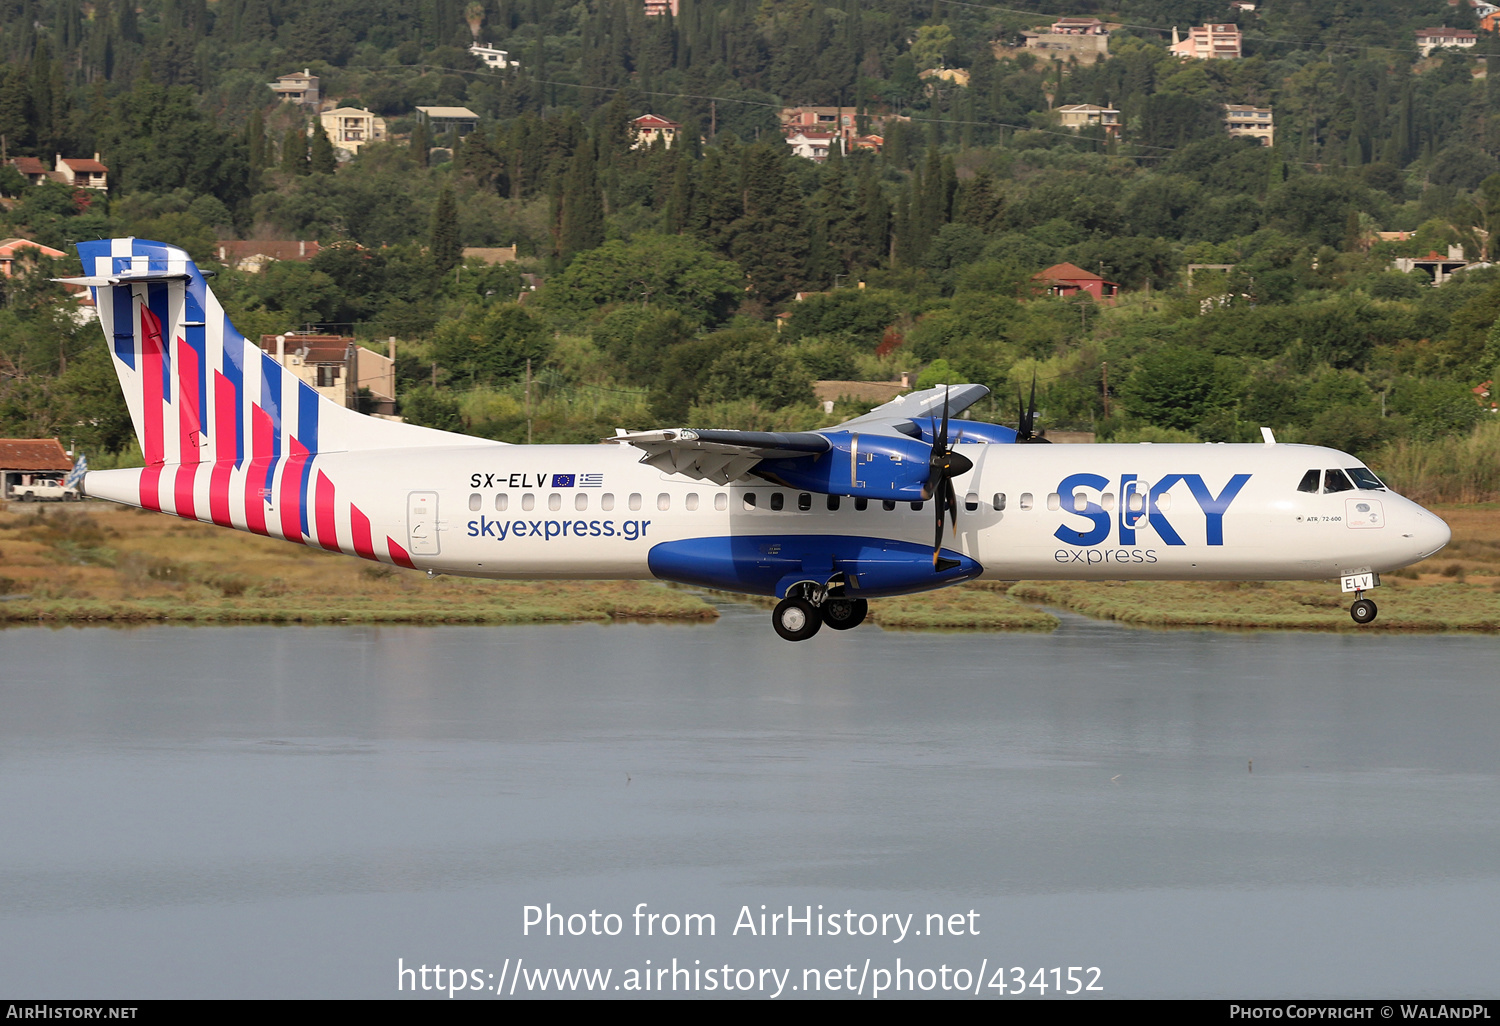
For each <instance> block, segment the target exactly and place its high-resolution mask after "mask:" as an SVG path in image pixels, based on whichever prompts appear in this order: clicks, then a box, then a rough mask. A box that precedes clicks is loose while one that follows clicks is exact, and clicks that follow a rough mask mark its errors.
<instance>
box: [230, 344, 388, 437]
mask: <svg viewBox="0 0 1500 1026" xmlns="http://www.w3.org/2000/svg"><path fill="white" fill-rule="evenodd" d="M260 348H261V350H262V351H263V352H264V353H265V354H266V355H267V356H270V357H271V358H272V359H274V360H275V361H276V362H277V363H279V364H281V366H283V367H285V368H286V369H287V370H289V371H291V372H292V373H293V374H295V375H296V376H297V377H298V378H300V379H302V380H303V381H305V382H306V383H307V384H309V385H311V386H312V387H313V389H314V390H316V391H317V393H318V394H319V395H321V396H324V397H325V398H328V399H332V400H333V401H334V402H336V403H338V404H339V405H340V406H344V407H347V408H348V409H351V410H354V409H358V408H359V392H360V389H362V388H364V389H369V391H370V399H371V400H372V402H373V408H372V409H371V410H369V411H368V412H371V413H375V414H381V415H385V416H390V415H393V414H394V413H395V412H396V361H395V359H394V357H395V348H396V340H395V339H394V338H393V339H391V356H382V355H381V354H380V353H377V352H375V351H374V350H373V349H366V348H365V347H364V346H362V345H359V344H358V343H357V342H355V341H354V339H352V338H347V337H345V336H343V335H319V334H314V333H311V332H296V331H293V332H288V333H287V334H285V335H262V336H261V337H260Z"/></svg>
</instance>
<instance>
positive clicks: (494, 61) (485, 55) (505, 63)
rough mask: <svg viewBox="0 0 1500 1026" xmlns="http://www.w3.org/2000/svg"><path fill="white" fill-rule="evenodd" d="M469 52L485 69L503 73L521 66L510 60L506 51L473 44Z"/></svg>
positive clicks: (517, 62) (508, 52)
mask: <svg viewBox="0 0 1500 1026" xmlns="http://www.w3.org/2000/svg"><path fill="white" fill-rule="evenodd" d="M469 52H470V53H472V54H473V55H474V56H475V57H478V58H479V59H480V60H482V61H484V66H485V67H486V68H493V69H494V70H495V71H504V70H505V69H507V68H519V67H520V66H521V62H520V61H517V60H512V59H511V56H510V51H508V50H497V49H495V48H494V47H493V46H484V45H481V44H479V43H475V44H473V45H472V46H470V47H469Z"/></svg>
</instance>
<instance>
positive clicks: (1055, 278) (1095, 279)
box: [1031, 264, 1120, 303]
mask: <svg viewBox="0 0 1500 1026" xmlns="http://www.w3.org/2000/svg"><path fill="white" fill-rule="evenodd" d="M1031 280H1032V281H1033V282H1035V283H1036V286H1035V287H1036V288H1037V290H1038V291H1042V292H1045V293H1046V294H1047V295H1049V296H1059V297H1063V298H1066V297H1068V296H1076V295H1078V293H1080V292H1087V293H1088V294H1089V295H1091V296H1093V297H1094V300H1095V301H1096V302H1099V303H1113V302H1114V301H1115V297H1116V296H1117V295H1119V293H1120V286H1119V285H1118V284H1116V283H1115V282H1112V281H1108V280H1106V279H1104V278H1102V277H1100V276H1099V275H1097V274H1094V273H1092V272H1090V271H1085V270H1084V269H1083V268H1082V267H1079V266H1078V265H1077V264H1053V265H1052V266H1051V267H1049V268H1047V269H1046V270H1045V271H1038V272H1037V273H1036V274H1033V275H1032V276H1031Z"/></svg>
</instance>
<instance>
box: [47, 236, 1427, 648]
mask: <svg viewBox="0 0 1500 1026" xmlns="http://www.w3.org/2000/svg"><path fill="white" fill-rule="evenodd" d="M78 252H79V255H80V256H81V257H82V258H83V269H84V276H83V277H81V278H71V279H65V280H66V281H70V282H74V283H76V284H82V285H88V286H90V287H91V288H92V289H93V290H94V297H95V299H96V301H97V306H98V311H99V319H100V321H101V323H102V325H103V328H104V336H105V339H106V342H107V343H108V345H109V347H110V353H111V354H112V356H113V358H114V364H115V370H116V371H117V372H118V373H119V376H120V383H121V385H122V386H123V387H124V389H125V396H126V399H127V400H128V403H129V406H130V415H131V418H132V419H133V421H134V423H135V430H136V434H137V435H138V436H139V438H140V442H141V450H142V452H143V453H144V455H145V463H146V465H145V467H144V468H141V469H133V470H105V471H91V472H89V473H88V474H87V475H85V477H84V489H85V490H86V492H87V493H88V494H89V495H91V496H94V497H96V498H102V499H111V500H113V501H115V502H122V503H127V504H129V505H132V506H139V507H142V508H144V509H151V510H159V511H161V512H163V513H169V514H172V515H173V516H179V517H184V518H187V519H191V520H202V521H207V522H212V523H215V524H219V525H221V526H223V527H233V528H236V529H238V530H241V531H252V532H254V533H256V534H264V535H269V536H271V537H275V538H284V539H286V540H287V541H293V542H300V543H302V544H304V545H312V546H316V547H318V548H322V549H327V550H329V551H332V552H345V553H348V554H350V555H355V556H361V557H363V558H365V559H371V560H377V561H379V562H382V563H390V564H393V565H396V566H403V567H409V568H412V569H416V570H426V571H427V572H428V573H429V574H433V575H436V574H456V575H463V576H468V577H494V578H520V579H555V578H578V579H590V578H645V579H649V578H653V577H654V578H659V579H661V580H665V581H678V582H682V583H685V584H693V585H700V586H703V587H709V588H720V589H724V590H726V591H737V592H748V593H751V594H758V595H774V596H776V597H777V598H779V599H781V602H780V604H778V605H777V606H776V609H775V611H774V613H773V614H772V623H773V625H774V626H775V628H776V632H777V633H778V634H780V635H781V636H782V637H783V638H786V639H787V640H790V641H801V640H803V639H805V638H809V637H811V636H812V635H813V634H815V633H817V631H818V629H819V627H820V626H822V625H824V624H827V625H828V626H829V627H831V628H836V629H839V630H844V629H847V628H851V627H855V626H857V625H858V624H859V623H860V621H862V620H863V619H864V617H865V612H866V608H867V607H866V600H868V599H872V598H880V597H882V596H889V595H901V594H907V593H910V592H918V591H926V590H930V589H933V588H941V587H945V586H947V585H950V584H957V583H959V582H961V581H969V580H975V579H984V578H988V579H996V580H1016V579H1018V578H1032V579H1046V578H1052V579H1074V580H1119V579H1153V580H1164V579H1175V580H1183V579H1206V580H1310V579H1324V578H1340V579H1341V580H1342V585H1343V590H1344V591H1346V592H1353V593H1354V594H1355V602H1354V603H1353V605H1352V607H1351V609H1350V612H1351V615H1353V617H1354V619H1355V620H1356V621H1357V622H1359V623H1368V622H1369V621H1370V620H1373V619H1374V618H1375V612H1376V610H1375V604H1374V603H1373V602H1371V601H1370V600H1369V599H1367V598H1364V597H1363V592H1364V591H1365V590H1366V589H1369V588H1372V587H1375V586H1376V585H1378V584H1379V574H1380V572H1382V571H1387V570H1392V569H1395V568H1397V567H1401V566H1405V565H1407V564H1409V563H1414V562H1416V561H1418V560H1420V559H1425V558H1426V557H1428V556H1430V555H1432V554H1433V553H1435V552H1437V551H1438V550H1439V549H1441V548H1442V547H1443V546H1444V545H1446V544H1447V543H1448V538H1449V532H1448V526H1447V525H1446V524H1444V523H1443V521H1442V520H1440V519H1438V518H1437V517H1436V516H1434V515H1432V514H1431V513H1429V512H1427V511H1426V510H1424V509H1422V508H1421V507H1420V506H1418V505H1417V504H1416V503H1414V502H1411V501H1410V500H1408V499H1405V498H1402V497H1401V496H1399V495H1397V494H1395V493H1394V492H1392V491H1390V490H1389V489H1387V488H1386V487H1385V486H1384V485H1383V484H1382V483H1381V482H1380V480H1379V479H1378V478H1377V477H1376V476H1375V475H1374V474H1372V473H1371V472H1370V471H1369V469H1368V468H1366V467H1365V466H1364V465H1363V464H1362V463H1361V462H1360V461H1359V460H1357V459H1355V458H1354V457H1353V456H1349V455H1348V454H1346V453H1342V452H1338V451H1336V450H1333V449H1324V448H1318V447H1316V446H1307V445H1278V444H1275V442H1274V441H1273V440H1272V438H1271V436H1270V433H1269V432H1266V444H1264V445H1146V444H1138V445H1067V446H1042V445H1034V444H1025V443H1030V442H1040V441H1043V440H1042V439H1040V438H1035V437H1033V432H1032V430H1031V428H1032V422H1033V416H1034V414H1033V413H1032V412H1031V411H1028V412H1026V413H1025V414H1024V415H1023V416H1022V421H1021V426H1020V429H1019V430H1015V429H1012V428H1008V427H1001V426H999V425H995V424H982V423H977V422H974V421H966V420H953V421H951V422H950V416H951V415H954V414H958V413H961V412H962V411H963V410H965V409H967V408H968V407H969V406H971V405H973V404H974V403H975V402H976V401H977V400H979V399H980V398H982V397H983V396H984V395H985V394H986V391H987V390H986V389H985V388H984V387H983V386H981V385H954V386H952V387H951V388H949V387H939V388H932V389H927V390H925V391H919V392H913V393H910V394H908V395H904V396H902V397H900V398H898V399H895V400H894V401H892V402H889V403H886V404H885V405H884V406H881V407H879V408H878V409H876V410H874V411H873V412H871V413H869V414H866V415H865V416H863V417H857V418H855V419H854V420H850V421H846V422H845V423H843V424H839V425H837V426H835V427H831V428H825V429H823V430H821V431H808V432H793V433H766V432H754V431H722V430H714V431H709V430H702V431H695V430H684V429H673V430H663V431H645V432H635V433H626V432H623V431H622V432H620V433H619V435H618V437H616V438H613V439H607V440H606V441H608V442H610V443H612V444H607V445H506V444H504V443H500V442H493V441H489V440H487V439H481V438H471V437H469V436H467V435H460V434H453V433H450V432H445V431H435V430H432V429H429V428H423V427H416V426H414V425H409V424H400V423H396V422H393V421H386V420H377V419H374V418H370V417H365V416H362V415H360V414H359V413H356V412H354V411H352V410H348V409H345V408H344V407H342V406H339V405H337V404H336V403H333V402H331V401H330V400H328V399H325V398H323V397H321V396H319V395H318V394H317V393H316V392H315V391H314V390H313V388H311V387H310V386H309V385H307V384H306V383H304V382H302V381H300V380H299V379H298V378H297V377H295V376H294V375H293V374H292V373H290V372H289V371H287V370H285V369H284V368H283V367H282V366H281V365H280V364H278V363H277V362H276V361H275V360H273V359H272V358H271V357H270V356H268V355H266V354H264V353H262V352H261V351H260V349H259V348H258V347H256V346H253V345H251V344H249V343H248V342H246V341H245V339H244V338H243V337H242V336H241V335H240V334H239V332H237V331H236V330H235V329H234V326H233V325H231V324H230V323H229V320H228V318H227V317H226V316H225V314H224V309H223V307H221V306H220V305H219V303H218V301H217V300H216V299H215V298H214V295H213V293H212V292H211V291H210V290H209V288H208V286H207V284H206V283H205V281H204V277H203V275H202V274H201V273H200V272H199V271H198V269H197V268H196V267H195V266H194V265H193V262H192V261H191V260H190V259H189V258H188V256H187V254H186V253H185V252H183V251H182V250H180V249H177V248H175V247H173V246H168V245H164V244H162V243H159V242H146V241H142V240H139V239H113V240H102V241H98V242H85V243H82V244H80V245H79V247H78ZM1018 443H1019V444H1018ZM642 452H644V454H645V455H644V456H642V455H641V454H642ZM950 518H951V523H952V528H951V536H950V537H948V538H947V540H946V542H945V539H944V530H945V526H946V525H947V523H948V522H949V521H950Z"/></svg>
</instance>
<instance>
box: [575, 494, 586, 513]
mask: <svg viewBox="0 0 1500 1026" xmlns="http://www.w3.org/2000/svg"><path fill="white" fill-rule="evenodd" d="M573 508H574V509H576V510H578V511H579V512H580V513H582V512H583V511H584V510H586V509H588V508H589V493H588V492H579V493H578V494H577V495H575V496H573Z"/></svg>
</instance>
